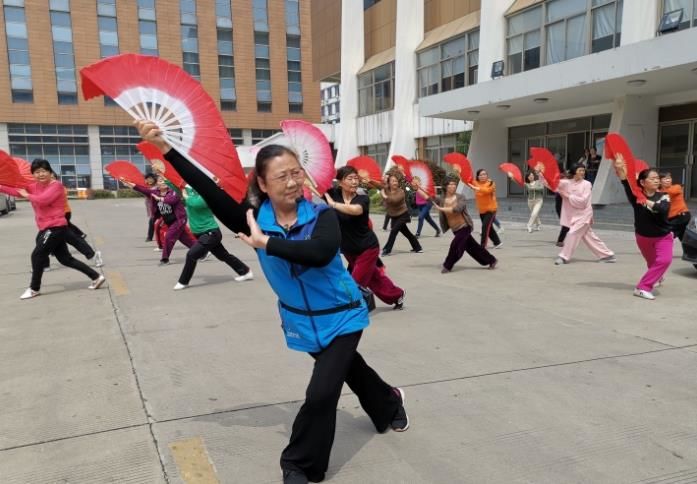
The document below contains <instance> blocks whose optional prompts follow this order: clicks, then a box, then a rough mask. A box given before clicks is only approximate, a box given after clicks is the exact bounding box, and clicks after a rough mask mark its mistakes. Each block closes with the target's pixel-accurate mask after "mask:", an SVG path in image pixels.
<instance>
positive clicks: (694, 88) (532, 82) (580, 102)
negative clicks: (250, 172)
mask: <svg viewBox="0 0 697 484" xmlns="http://www.w3.org/2000/svg"><path fill="white" fill-rule="evenodd" d="M329 1H331V0H329ZM320 3H323V4H324V3H325V2H324V1H323V2H320ZM338 3H341V2H338ZM369 3H372V5H370V6H368V8H367V9H365V10H364V8H365V7H366V6H367V4H364V2H361V1H359V0H353V1H351V0H345V1H344V2H343V6H342V8H341V10H340V18H339V22H340V23H341V27H342V29H341V33H340V34H339V37H340V38H339V39H338V43H339V45H340V51H341V57H340V59H341V61H340V65H337V64H336V63H334V65H332V64H331V62H330V61H331V59H333V57H334V54H333V53H332V52H331V51H330V47H329V45H331V43H330V41H333V42H337V39H336V36H335V37H334V38H332V37H331V36H329V35H328V34H327V33H325V32H321V31H320V30H319V29H320V28H321V26H322V25H328V24H330V23H331V22H330V21H328V20H327V19H324V20H322V21H320V22H318V20H317V19H321V17H322V16H323V15H327V13H328V12H327V11H326V9H319V8H316V6H315V5H314V4H313V12H312V13H313V18H312V22H313V26H316V31H315V34H316V37H315V40H316V39H317V36H319V37H322V38H323V39H324V40H325V45H324V46H323V47H322V49H323V50H322V51H320V54H321V55H320V56H318V57H316V58H315V65H314V73H315V76H316V78H317V79H323V78H324V77H323V76H327V77H333V78H340V79H341V84H342V97H341V99H342V114H341V125H340V127H338V128H337V133H336V137H337V144H338V146H337V148H338V151H339V153H340V156H341V155H343V156H350V155H353V154H357V153H358V152H361V151H363V152H369V150H366V149H364V143H366V141H370V142H371V143H372V142H374V141H375V142H379V143H380V144H381V146H380V152H382V153H385V152H386V153H387V154H388V155H391V154H403V155H405V156H410V155H411V154H412V153H414V154H415V155H418V156H419V157H429V158H433V157H435V156H442V153H443V152H444V151H445V152H447V149H448V148H447V146H445V145H447V144H449V142H445V143H440V148H439V149H438V150H436V149H432V150H429V146H432V147H435V146H436V145H438V144H439V143H438V142H437V141H438V140H437V139H436V138H435V136H440V139H443V138H446V139H447V137H448V136H452V134H453V133H456V132H457V131H458V129H453V130H452V132H451V133H447V128H449V127H452V126H453V125H448V124H447V123H448V122H450V123H463V124H464V126H465V129H470V127H471V129H472V133H471V142H470V144H469V147H468V151H467V154H468V156H469V158H470V159H471V160H472V162H473V165H474V167H475V168H486V169H487V170H488V171H489V173H490V174H492V175H493V176H494V179H495V180H496V181H497V183H498V185H499V187H506V190H507V192H506V193H507V194H508V195H511V196H516V195H520V194H521V189H520V188H519V187H517V186H516V185H515V184H511V183H510V182H509V181H508V180H507V179H506V177H505V176H504V175H503V174H502V173H500V172H498V170H497V167H498V165H499V164H500V163H501V162H504V161H513V162H514V163H517V164H518V165H519V166H520V167H521V168H522V169H525V168H526V167H525V161H526V160H527V158H528V157H529V156H528V153H529V148H530V147H533V146H544V147H547V148H548V149H550V151H552V152H553V153H554V154H555V156H556V157H557V159H558V160H559V163H560V165H561V166H563V167H571V166H572V165H573V164H575V163H576V162H577V161H578V160H579V158H580V157H581V156H582V155H583V152H584V148H588V147H591V146H593V147H596V148H597V149H598V151H599V153H601V154H602V152H603V143H604V138H605V135H606V134H607V133H608V132H610V131H612V132H619V133H621V134H622V135H624V136H625V137H626V139H627V140H628V142H629V144H630V146H631V147H632V149H633V151H634V153H635V155H636V156H637V157H639V158H642V159H644V160H646V161H647V162H648V163H649V164H650V165H656V166H658V167H660V168H663V169H666V170H670V171H671V172H672V174H673V178H674V179H675V180H677V181H678V182H680V183H682V184H684V185H685V189H686V194H688V195H689V196H690V197H693V198H694V197H697V169H694V168H693V167H694V160H695V155H697V50H695V49H693V48H692V47H691V46H693V45H697V28H695V27H697V1H695V0H632V1H626V0H625V1H623V0H486V1H481V2H480V1H469V0H462V1H454V0H399V1H392V2H391V1H390V0H380V1H378V2H369ZM337 15H338V14H337ZM316 17H317V19H316ZM361 25H362V26H363V32H360V33H359V30H360V26H361ZM361 44H362V45H361ZM350 97H353V98H354V99H353V100H354V101H355V102H356V110H355V112H351V107H350V106H347V105H345V104H344V101H345V100H346V101H347V102H348V98H350ZM425 120H426V121H425ZM459 126H462V125H459ZM459 126H458V128H459ZM375 133H380V135H379V136H377V135H375ZM376 138H377V139H376ZM376 151H377V150H376ZM433 161H438V160H433ZM499 195H500V196H503V195H505V194H504V193H499ZM623 200H624V194H623V192H622V190H621V186H620V184H619V183H618V181H617V178H616V177H615V176H614V173H613V170H612V167H611V163H610V162H609V161H608V160H603V161H602V162H601V165H600V168H599V170H598V173H597V175H596V177H595V183H594V189H593V202H594V203H596V204H607V203H614V202H620V201H623Z"/></svg>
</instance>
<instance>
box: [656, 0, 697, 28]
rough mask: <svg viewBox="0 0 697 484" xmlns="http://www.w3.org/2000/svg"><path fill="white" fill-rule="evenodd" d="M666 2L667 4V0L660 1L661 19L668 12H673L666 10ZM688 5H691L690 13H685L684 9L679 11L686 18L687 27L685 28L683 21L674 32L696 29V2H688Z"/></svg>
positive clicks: (691, 0) (692, 0) (693, 0)
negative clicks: (687, 20) (681, 11)
mask: <svg viewBox="0 0 697 484" xmlns="http://www.w3.org/2000/svg"><path fill="white" fill-rule="evenodd" d="M667 2H668V0H662V1H661V17H663V16H664V15H665V14H667V13H668V12H673V11H675V9H672V10H666V3H667ZM690 5H691V12H685V9H681V10H683V12H684V13H685V14H686V16H687V17H688V19H689V25H687V26H686V25H685V23H686V22H685V20H683V21H681V22H680V23H679V24H678V28H677V29H676V30H675V32H679V31H681V30H687V29H692V28H694V27H697V2H696V1H695V0H690ZM683 18H684V17H683Z"/></svg>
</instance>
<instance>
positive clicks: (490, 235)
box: [479, 212, 501, 249]
mask: <svg viewBox="0 0 697 484" xmlns="http://www.w3.org/2000/svg"><path fill="white" fill-rule="evenodd" d="M479 218H480V220H481V221H482V237H481V242H480V245H481V246H482V247H484V248H485V249H486V244H487V242H488V241H489V239H491V241H492V242H493V243H494V245H499V244H500V243H501V239H499V234H497V233H496V230H493V229H492V228H491V225H492V224H493V223H494V219H495V218H496V212H484V213H480V214H479Z"/></svg>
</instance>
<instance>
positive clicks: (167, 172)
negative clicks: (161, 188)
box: [136, 141, 186, 190]
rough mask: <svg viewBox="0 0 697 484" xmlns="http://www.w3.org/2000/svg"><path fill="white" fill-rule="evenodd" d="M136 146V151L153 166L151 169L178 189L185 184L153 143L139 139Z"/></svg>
mask: <svg viewBox="0 0 697 484" xmlns="http://www.w3.org/2000/svg"><path fill="white" fill-rule="evenodd" d="M136 148H138V151H140V153H141V154H142V155H143V156H144V157H145V159H146V160H148V161H149V162H150V166H152V167H153V170H154V171H156V172H159V173H161V174H162V176H164V177H165V178H167V179H168V180H169V181H170V183H172V185H174V186H175V187H177V188H179V189H180V190H181V189H182V188H183V187H184V185H186V182H185V181H184V179H183V178H182V177H181V175H180V174H179V173H177V170H175V169H174V167H173V166H172V164H171V163H170V162H169V161H167V160H165V157H164V156H163V155H162V152H161V151H160V150H159V149H158V148H157V147H156V146H155V145H153V144H152V143H148V142H147V141H141V142H140V143H138V144H137V145H136Z"/></svg>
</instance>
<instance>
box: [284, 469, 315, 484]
mask: <svg viewBox="0 0 697 484" xmlns="http://www.w3.org/2000/svg"><path fill="white" fill-rule="evenodd" d="M308 482H309V481H308V480H307V476H306V475H305V474H303V473H302V472H300V471H295V470H284V471H283V484H307V483H308Z"/></svg>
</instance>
